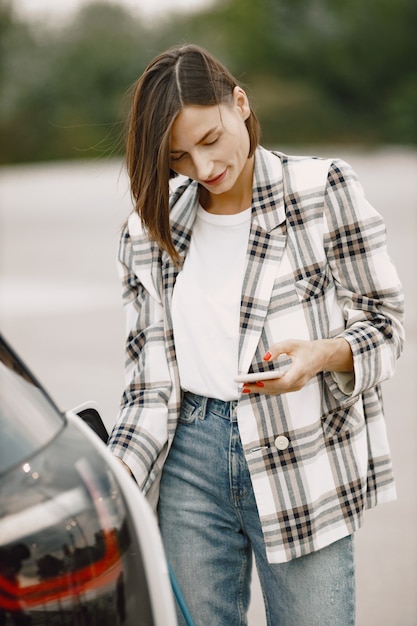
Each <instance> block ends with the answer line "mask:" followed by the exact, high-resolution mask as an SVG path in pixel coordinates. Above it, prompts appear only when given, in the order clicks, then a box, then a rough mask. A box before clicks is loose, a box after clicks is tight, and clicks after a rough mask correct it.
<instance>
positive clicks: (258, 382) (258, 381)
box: [255, 380, 265, 387]
mask: <svg viewBox="0 0 417 626" xmlns="http://www.w3.org/2000/svg"><path fill="white" fill-rule="evenodd" d="M255 385H256V386H257V387H265V385H264V384H263V382H262V381H261V380H257V381H256V383H255Z"/></svg>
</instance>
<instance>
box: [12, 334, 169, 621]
mask: <svg viewBox="0 0 417 626" xmlns="http://www.w3.org/2000/svg"><path fill="white" fill-rule="evenodd" d="M77 412H78V413H80V414H82V416H83V418H84V419H81V417H79V416H78V415H76V414H75V413H74V412H71V411H69V412H67V413H66V414H62V413H61V412H60V411H59V409H58V408H57V407H56V405H55V404H54V402H53V401H52V400H51V398H50V397H49V396H48V394H47V393H46V392H45V390H44V389H43V387H42V386H41V385H40V384H39V383H38V382H37V380H36V379H35V378H34V377H33V375H32V374H31V373H30V372H29V371H28V369H27V368H26V367H25V365H24V364H23V363H22V361H21V360H20V359H19V358H18V357H17V356H16V354H15V353H14V351H13V350H12V349H11V347H10V346H9V345H8V344H7V342H6V341H5V340H4V338H2V337H1V336H0V626H6V625H7V626H9V624H10V625H12V624H13V625H15V624H19V625H25V626H26V625H33V626H35V625H43V626H67V625H68V626H75V625H77V626H84V625H86V626H87V625H88V626H118V625H119V624H120V625H121V624H123V625H126V626H133V625H134V626H176V625H177V620H176V617H175V605H174V597H173V594H172V588H171V584H170V578H169V572H168V566H167V563H166V560H165V557H164V552H163V548H162V543H161V539H160V535H159V531H158V527H157V523H156V519H155V516H154V514H153V512H152V511H151V510H150V507H149V505H148V504H147V502H146V500H145V498H144V497H143V496H142V495H141V493H140V492H139V489H138V488H137V486H136V485H135V483H134V481H133V480H132V479H131V478H130V477H129V475H128V473H127V472H126V471H125V470H124V469H123V467H122V466H121V465H120V464H119V463H118V462H117V460H116V459H114V458H113V456H112V455H111V454H110V452H109V451H108V450H107V448H106V446H105V444H104V443H103V442H102V441H101V440H100V437H99V436H97V434H96V433H95V432H93V429H92V428H90V427H89V426H87V425H86V422H87V423H88V422H91V425H94V424H97V423H98V428H100V427H101V424H100V418H99V416H97V415H96V414H95V413H94V410H91V408H85V407H84V408H83V409H82V410H81V409H80V410H79V411H77ZM97 417H98V419H97V420H96V419H95V418H97ZM90 418H91V419H90ZM93 422H94V424H93ZM95 427H96V426H95ZM97 432H98V434H100V432H99V431H97ZM103 438H105V437H104V433H103Z"/></svg>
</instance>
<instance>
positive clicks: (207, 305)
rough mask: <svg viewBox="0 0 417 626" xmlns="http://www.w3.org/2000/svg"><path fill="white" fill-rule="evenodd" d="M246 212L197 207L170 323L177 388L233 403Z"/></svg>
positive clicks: (247, 223) (248, 215) (248, 219)
mask: <svg viewBox="0 0 417 626" xmlns="http://www.w3.org/2000/svg"><path fill="white" fill-rule="evenodd" d="M250 222H251V209H250V208H249V209H246V210H245V211H241V212H240V213H235V214H233V215H215V214H213V213H208V212H207V211H205V210H204V209H203V208H202V207H199V209H198V212H197V217H196V220H195V223H194V226H193V233H192V237H191V241H190V248H189V250H188V254H187V257H186V259H185V262H184V266H183V269H182V271H181V272H180V273H179V274H178V277H177V280H176V284H175V287H174V293H173V301H172V321H173V330H174V340H175V347H176V355H177V362H178V367H179V373H180V382H181V387H182V389H184V390H185V391H191V392H193V393H196V394H199V395H201V396H207V397H209V398H218V399H219V400H224V401H230V400H237V399H238V384H237V383H235V382H234V377H235V376H236V375H237V373H238V348H239V318H240V301H241V294H242V284H243V278H244V274H245V269H246V251H247V246H248V238H249V230H250Z"/></svg>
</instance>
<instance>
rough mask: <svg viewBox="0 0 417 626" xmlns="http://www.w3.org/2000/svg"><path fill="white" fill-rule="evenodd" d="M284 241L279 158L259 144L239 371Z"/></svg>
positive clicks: (254, 340)
mask: <svg viewBox="0 0 417 626" xmlns="http://www.w3.org/2000/svg"><path fill="white" fill-rule="evenodd" d="M285 242H286V222H285V203H284V187H283V176H282V163H281V159H280V158H279V156H278V155H275V154H272V153H271V152H269V151H267V150H264V149H263V148H258V149H257V151H256V153H255V170H254V186H253V196H252V224H251V230H250V235H249V243H248V252H247V256H248V264H247V269H246V274H245V278H244V282H243V290H242V302H241V316H240V345H239V372H242V373H246V372H247V371H248V369H249V367H250V364H251V362H252V359H253V356H254V354H255V351H256V348H257V345H258V343H259V339H260V336H261V333H262V329H263V326H264V321H265V316H266V314H267V311H268V306H269V302H270V298H271V293H272V289H273V286H274V282H275V280H276V277H277V271H278V266H279V264H280V261H281V258H282V254H283V251H284V248H285Z"/></svg>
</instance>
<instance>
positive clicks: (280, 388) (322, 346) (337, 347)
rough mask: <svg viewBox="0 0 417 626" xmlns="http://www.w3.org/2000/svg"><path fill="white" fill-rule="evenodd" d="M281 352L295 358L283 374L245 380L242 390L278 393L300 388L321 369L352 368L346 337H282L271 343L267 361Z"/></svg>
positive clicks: (347, 369) (245, 391) (346, 369)
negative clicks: (257, 379)
mask: <svg viewBox="0 0 417 626" xmlns="http://www.w3.org/2000/svg"><path fill="white" fill-rule="evenodd" d="M282 354H285V355H287V356H288V357H289V358H290V359H291V361H292V363H291V366H290V367H289V368H288V370H287V371H286V372H285V373H284V374H282V375H280V377H279V378H274V379H272V380H263V381H258V382H256V383H244V384H243V389H242V392H243V393H261V394H269V395H276V394H280V393H288V392H290V391H299V390H300V389H302V388H303V387H304V386H305V385H306V384H307V383H308V381H309V380H310V379H311V378H313V376H315V375H316V374H317V373H318V372H323V371H330V372H332V371H333V372H352V371H353V357H352V351H351V349H350V345H349V343H348V342H347V341H346V339H343V337H336V338H335V339H320V340H316V341H304V340H301V339H288V340H286V341H281V342H280V343H275V344H273V345H272V346H271V347H270V349H269V351H268V352H267V353H266V354H265V356H264V361H268V362H271V361H273V360H275V359H277V358H278V357H279V356H281V355H282Z"/></svg>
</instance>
